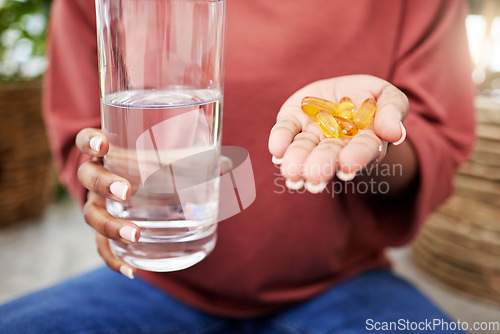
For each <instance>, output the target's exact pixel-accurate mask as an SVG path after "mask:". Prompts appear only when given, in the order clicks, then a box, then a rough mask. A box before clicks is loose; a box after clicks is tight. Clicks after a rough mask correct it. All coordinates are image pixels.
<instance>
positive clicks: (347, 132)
mask: <svg viewBox="0 0 500 334" xmlns="http://www.w3.org/2000/svg"><path fill="white" fill-rule="evenodd" d="M333 119H335V120H336V121H337V123H338V124H339V126H340V132H341V133H342V135H343V136H346V137H352V136H355V135H356V134H357V133H358V126H357V125H356V123H354V122H353V121H351V120H348V119H345V118H343V117H339V116H333Z"/></svg>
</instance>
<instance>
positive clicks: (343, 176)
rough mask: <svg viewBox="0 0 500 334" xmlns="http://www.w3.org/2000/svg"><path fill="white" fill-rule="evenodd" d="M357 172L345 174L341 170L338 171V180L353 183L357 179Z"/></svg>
mask: <svg viewBox="0 0 500 334" xmlns="http://www.w3.org/2000/svg"><path fill="white" fill-rule="evenodd" d="M356 174H357V172H353V173H345V172H343V171H341V170H339V171H337V178H339V179H340V180H342V181H351V180H353V179H354V178H355V177H356Z"/></svg>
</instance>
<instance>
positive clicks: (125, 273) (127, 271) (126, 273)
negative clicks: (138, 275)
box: [120, 264, 134, 279]
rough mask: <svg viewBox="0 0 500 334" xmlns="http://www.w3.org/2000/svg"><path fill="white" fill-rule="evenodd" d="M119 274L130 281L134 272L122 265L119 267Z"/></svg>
mask: <svg viewBox="0 0 500 334" xmlns="http://www.w3.org/2000/svg"><path fill="white" fill-rule="evenodd" d="M120 272H121V273H122V275H123V276H127V277H128V278H130V279H134V271H133V270H132V268H130V267H129V266H126V265H124V264H123V265H122V266H121V267H120Z"/></svg>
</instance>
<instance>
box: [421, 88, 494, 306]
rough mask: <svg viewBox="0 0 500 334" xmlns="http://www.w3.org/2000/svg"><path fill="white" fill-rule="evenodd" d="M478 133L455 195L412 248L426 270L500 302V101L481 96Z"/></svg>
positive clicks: (437, 276)
mask: <svg viewBox="0 0 500 334" xmlns="http://www.w3.org/2000/svg"><path fill="white" fill-rule="evenodd" d="M476 108H477V121H478V124H477V135H478V139H477V142H476V143H475V146H474V149H473V152H472V154H471V156H470V159H469V161H468V162H467V163H466V164H464V165H463V166H461V168H460V169H459V171H458V174H457V176H456V179H455V193H454V195H453V196H452V197H451V198H450V199H449V200H448V201H447V202H446V203H445V204H444V205H443V206H441V208H440V209H439V210H438V211H437V212H436V213H434V214H433V215H432V216H431V217H430V218H429V220H428V221H427V222H426V224H425V226H424V227H423V229H422V231H421V233H420V235H419V237H418V238H417V240H416V241H415V243H414V244H413V246H412V254H413V257H414V259H415V261H416V263H418V264H419V265H420V266H421V267H422V268H423V269H424V270H426V271H427V272H429V273H430V274H432V275H433V276H435V277H436V278H438V279H440V280H441V281H443V282H444V283H447V284H448V285H450V286H452V287H455V288H457V289H459V290H460V291H463V292H466V293H469V294H471V295H474V296H476V297H480V298H484V299H488V300H491V301H494V302H497V303H500V103H498V102H495V100H493V99H492V98H488V97H485V96H479V97H478V98H477V99H476Z"/></svg>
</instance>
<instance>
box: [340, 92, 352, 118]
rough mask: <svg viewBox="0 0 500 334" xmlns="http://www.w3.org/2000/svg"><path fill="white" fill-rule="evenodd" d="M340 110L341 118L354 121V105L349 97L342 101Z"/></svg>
mask: <svg viewBox="0 0 500 334" xmlns="http://www.w3.org/2000/svg"><path fill="white" fill-rule="evenodd" d="M338 109H339V116H340V117H344V118H345V119H349V120H352V118H353V109H354V104H353V103H352V100H351V99H350V98H349V97H347V96H345V97H343V98H342V99H340V101H339V105H338Z"/></svg>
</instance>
